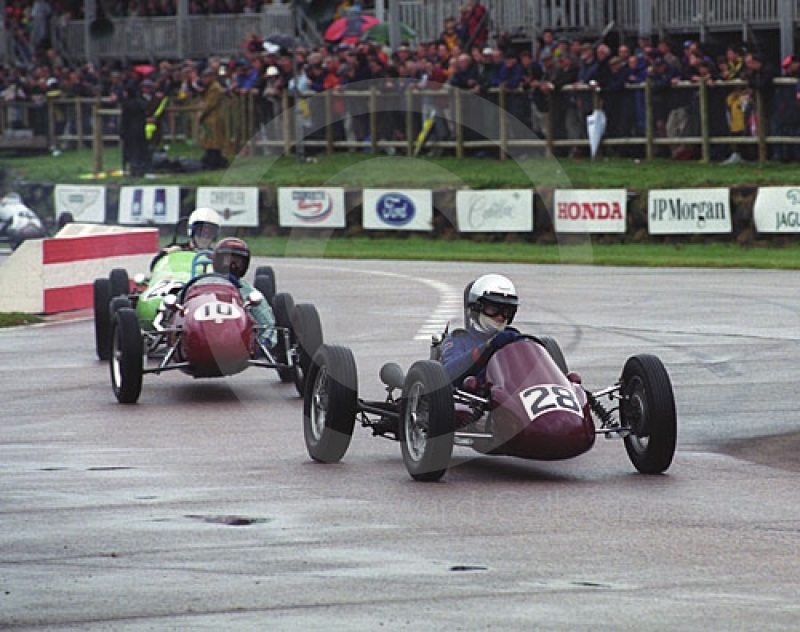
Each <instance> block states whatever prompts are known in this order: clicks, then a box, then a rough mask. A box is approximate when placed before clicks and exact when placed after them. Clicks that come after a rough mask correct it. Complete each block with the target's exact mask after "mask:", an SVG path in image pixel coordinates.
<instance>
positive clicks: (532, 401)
mask: <svg viewBox="0 0 800 632" xmlns="http://www.w3.org/2000/svg"><path fill="white" fill-rule="evenodd" d="M519 398H520V399H521V400H522V405H523V406H524V407H525V412H527V413H528V417H529V418H530V420H531V421H533V420H534V419H536V418H537V417H540V416H542V415H544V414H545V413H550V412H553V411H556V410H564V411H568V412H571V413H574V414H576V415H580V414H581V405H580V403H579V402H578V399H577V398H576V397H575V393H574V391H573V390H572V389H571V388H569V387H567V386H562V385H560V384H539V385H538V386H532V387H530V388H526V389H525V390H524V391H522V392H521V393H520V394H519Z"/></svg>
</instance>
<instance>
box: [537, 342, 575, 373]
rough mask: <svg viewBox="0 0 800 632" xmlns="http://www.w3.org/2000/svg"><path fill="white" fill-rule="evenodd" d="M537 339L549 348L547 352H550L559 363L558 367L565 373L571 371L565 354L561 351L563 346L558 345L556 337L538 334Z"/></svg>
mask: <svg viewBox="0 0 800 632" xmlns="http://www.w3.org/2000/svg"><path fill="white" fill-rule="evenodd" d="M537 339H538V340H539V342H540V343H541V344H542V346H543V347H544V348H545V349H547V353H549V354H550V357H551V358H553V360H554V361H555V363H556V364H557V365H558V368H559V369H561V372H562V373H564V375H566V374H567V373H569V369H568V368H567V360H566V358H564V354H563V353H562V352H561V347H560V346H559V345H558V343H557V342H556V340H555V338H550V337H549V336H537Z"/></svg>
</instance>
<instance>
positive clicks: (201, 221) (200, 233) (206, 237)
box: [188, 207, 222, 250]
mask: <svg viewBox="0 0 800 632" xmlns="http://www.w3.org/2000/svg"><path fill="white" fill-rule="evenodd" d="M188 224H189V237H191V238H192V247H194V248H197V249H198V250H205V249H206V248H211V244H213V243H214V242H215V241H216V240H217V237H219V227H220V224H222V220H221V219H220V216H219V213H217V212H216V211H215V210H214V209H213V208H206V207H201V208H198V209H195V210H194V211H192V214H191V215H189V222H188Z"/></svg>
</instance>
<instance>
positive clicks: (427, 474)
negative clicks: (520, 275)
mask: <svg viewBox="0 0 800 632" xmlns="http://www.w3.org/2000/svg"><path fill="white" fill-rule="evenodd" d="M440 344H441V341H440V339H439V338H438V337H437V338H435V339H434V341H433V344H432V347H431V353H430V359H428V360H421V361H419V362H415V363H414V364H413V365H412V366H411V368H410V369H409V371H408V373H406V374H404V373H403V371H402V369H401V368H400V367H399V366H398V365H397V364H394V363H389V364H386V365H384V366H383V368H382V369H381V372H380V377H381V381H382V382H383V383H384V384H385V385H386V389H387V396H386V399H385V400H382V401H366V400H363V399H360V398H359V397H358V386H357V385H358V375H357V371H356V363H355V359H354V357H353V354H352V352H351V351H350V350H349V349H348V348H347V347H342V346H331V345H323V346H321V347H320V348H319V349H318V350H317V353H316V354H315V356H314V359H313V362H312V365H311V367H310V370H309V374H308V382H307V385H306V391H305V397H304V407H303V423H304V432H305V441H306V448H307V450H308V453H309V455H310V456H311V457H312V458H313V459H314V460H317V461H322V462H325V463H332V462H336V461H339V460H341V459H342V457H343V456H344V454H345V452H346V451H347V448H348V446H349V445H350V440H351V437H352V434H353V429H354V426H355V423H356V421H360V423H361V425H362V426H364V427H366V428H369V429H370V430H371V431H372V433H373V435H375V436H382V437H387V438H389V439H394V440H397V441H399V442H400V446H401V450H402V455H403V460H404V462H405V465H406V468H407V469H408V472H409V474H410V475H411V476H412V477H413V478H414V479H416V480H420V481H435V480H438V479H440V478H441V477H442V476H443V475H444V474H445V472H446V471H447V468H448V466H449V463H450V459H451V455H452V452H453V446H466V447H469V448H472V449H473V450H475V451H477V452H480V453H482V454H487V455H499V456H515V457H520V458H523V459H538V460H544V461H552V460H560V459H570V458H573V457H576V456H578V455H580V454H583V453H584V452H586V451H587V450H589V449H591V447H592V446H593V445H594V442H595V437H596V436H597V435H598V434H600V435H605V436H606V437H608V438H621V439H622V440H623V441H624V443H625V448H626V450H627V453H628V456H629V457H630V460H631V462H632V463H633V465H634V467H635V468H636V469H637V470H638V471H640V472H642V473H645V474H658V473H662V472H664V471H665V470H667V468H669V466H670V464H671V463H672V458H673V455H674V453H675V444H676V435H677V422H676V412H675V399H674V396H673V391H672V385H671V382H670V378H669V375H668V374H667V371H666V369H665V368H664V365H663V364H662V363H661V361H660V360H659V359H658V358H657V357H656V356H653V355H647V354H642V355H634V356H632V357H630V358H629V359H628V360H627V362H626V363H625V366H624V368H623V369H622V374H621V376H620V377H619V379H618V380H617V381H616V382H615V383H614V384H613V385H611V386H610V387H608V388H605V389H602V390H599V391H589V390H587V389H585V388H584V387H583V385H582V383H581V378H580V377H579V376H578V375H577V374H575V373H572V372H570V371H569V370H568V368H567V363H566V361H565V359H564V356H563V354H562V352H561V349H560V347H559V346H558V344H557V343H556V341H555V340H553V339H552V338H547V337H543V336H542V337H533V336H521V337H520V338H518V339H517V340H516V341H514V342H512V343H510V344H508V345H506V346H505V347H503V348H501V349H498V350H497V351H495V352H494V353H493V354H492V355H491V357H489V359H488V362H487V364H486V371H485V376H484V378H483V379H482V380H478V379H477V378H475V377H468V378H466V379H465V380H464V382H463V384H461V385H459V386H454V385H453V384H452V383H451V382H450V378H449V376H448V374H447V373H446V371H445V370H444V367H443V366H442V364H441V362H440V348H439V347H440ZM396 391H399V392H400V395H399V397H396V396H395V392H396Z"/></svg>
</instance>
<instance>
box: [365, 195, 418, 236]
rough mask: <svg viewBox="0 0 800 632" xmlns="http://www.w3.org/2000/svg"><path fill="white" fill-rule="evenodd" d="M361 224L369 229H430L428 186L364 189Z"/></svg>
mask: <svg viewBox="0 0 800 632" xmlns="http://www.w3.org/2000/svg"><path fill="white" fill-rule="evenodd" d="M363 208H364V213H363V215H364V219H363V224H364V228H366V229H369V230H425V231H429V230H431V226H432V225H433V192H432V191H430V190H423V189H418V190H396V189H364V198H363Z"/></svg>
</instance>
